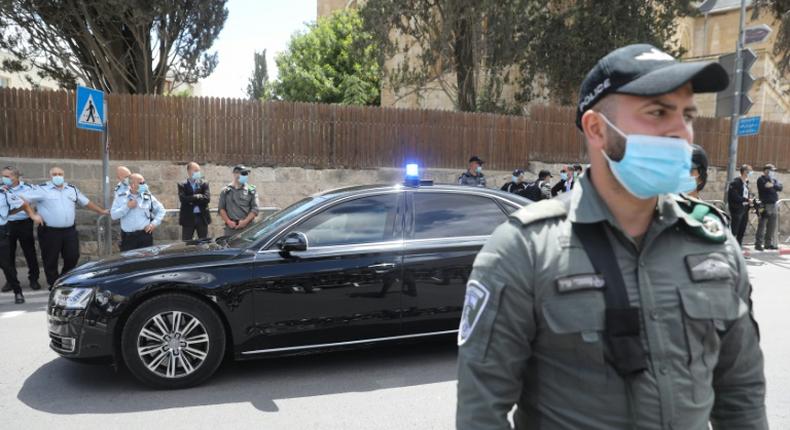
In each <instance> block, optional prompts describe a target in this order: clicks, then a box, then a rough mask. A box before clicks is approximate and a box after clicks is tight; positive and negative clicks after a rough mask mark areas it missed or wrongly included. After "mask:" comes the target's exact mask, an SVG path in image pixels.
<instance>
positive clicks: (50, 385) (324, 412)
mask: <svg viewBox="0 0 790 430" xmlns="http://www.w3.org/2000/svg"><path fill="white" fill-rule="evenodd" d="M749 270H750V276H751V277H752V282H753V284H754V285H755V292H754V303H755V313H756V316H757V319H758V321H759V322H760V327H761V333H762V346H763V350H764V352H765V355H766V375H767V378H768V414H769V419H770V421H771V428H773V429H788V428H790V407H789V406H788V405H790V360H788V357H790V340H789V339H790V336H789V335H788V334H787V332H788V330H790V312H789V310H790V309H789V308H790V282H788V278H789V277H790V256H784V257H780V256H778V255H773V256H769V255H766V254H763V255H760V256H758V257H755V258H752V259H751V260H750V267H749ZM0 280H2V278H0ZM26 297H27V299H28V302H27V303H26V304H25V305H22V306H17V305H14V304H13V303H12V301H13V296H12V295H11V294H9V293H4V294H2V295H0V345H2V350H1V351H2V353H1V355H0V357H2V358H1V359H0V420H2V424H0V427H2V428H4V429H24V430H31V429H43V428H50V427H58V428H63V429H107V428H136V429H139V428H146V427H154V426H155V427H157V428H160V427H164V428H176V429H180V428H190V429H208V428H213V429H219V428H222V429H225V428H233V429H247V428H256V429H348V430H352V429H452V428H453V427H454V411H455V358H456V357H455V345H454V341H453V340H452V339H444V340H441V341H435V342H429V343H419V344H409V345H401V346H393V347H383V348H375V349H368V350H361V351H348V352H340V353H331V354H322V355H312V356H303V357H295V358H281V359H270V360H262V361H249V362H241V363H233V362H231V363H225V364H224V365H223V366H222V368H221V369H220V371H219V372H218V373H217V375H215V377H214V378H213V379H211V380H210V381H209V382H208V383H207V384H204V385H202V386H200V387H196V388H192V389H188V390H181V391H151V390H149V389H147V388H145V387H143V386H141V385H139V384H138V383H137V382H136V381H135V380H134V379H133V378H132V377H131V375H129V374H128V372H126V371H124V370H121V371H119V372H117V373H116V372H115V371H114V370H113V369H112V368H111V367H109V366H102V365H93V366H91V365H83V364H77V363H72V362H69V361H67V360H64V359H60V358H58V357H57V356H56V354H55V353H53V352H52V351H50V350H49V348H48V346H47V342H48V338H47V333H46V321H45V306H46V299H47V293H46V292H29V291H26Z"/></svg>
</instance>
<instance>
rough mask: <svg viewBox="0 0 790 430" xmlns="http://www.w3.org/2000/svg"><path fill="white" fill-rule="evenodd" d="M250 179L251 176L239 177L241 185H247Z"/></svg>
mask: <svg viewBox="0 0 790 430" xmlns="http://www.w3.org/2000/svg"><path fill="white" fill-rule="evenodd" d="M249 178H250V177H249V176H247V175H239V183H240V184H241V185H244V184H246V183H247V179H249Z"/></svg>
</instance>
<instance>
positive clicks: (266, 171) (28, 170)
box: [0, 157, 790, 258]
mask: <svg viewBox="0 0 790 430" xmlns="http://www.w3.org/2000/svg"><path fill="white" fill-rule="evenodd" d="M0 165H2V166H7V165H13V166H16V167H17V168H19V169H20V171H21V172H22V174H23V175H24V178H25V181H27V182H30V183H33V184H39V183H42V182H45V181H46V180H48V177H49V169H50V168H51V167H52V166H55V165H57V166H60V167H62V168H63V170H64V171H65V175H66V181H68V182H70V183H72V184H74V185H76V186H77V187H79V189H80V190H81V191H82V192H83V193H84V194H85V195H86V196H87V197H88V198H89V199H91V200H93V201H96V202H101V176H102V174H101V162H100V161H95V160H54V159H30V158H7V157H0ZM119 165H125V166H128V167H129V168H130V169H131V170H132V171H133V172H135V173H141V174H142V175H143V176H144V177H145V179H146V182H147V183H148V184H149V187H150V189H151V192H152V193H153V194H154V195H155V196H156V197H157V198H158V199H159V200H160V201H161V202H162V204H163V205H164V206H165V208H167V209H169V212H168V215H167V217H166V218H165V221H164V222H163V225H162V226H161V227H160V228H159V229H158V230H157V231H156V233H155V239H156V240H157V242H163V241H173V240H178V239H179V238H180V227H179V226H178V216H177V209H178V194H177V191H176V183H177V182H178V181H183V180H185V178H186V168H185V166H184V165H181V164H178V165H177V164H173V163H171V162H167V161H112V162H111V169H110V184H111V186H112V187H114V186H115V184H116V182H117V180H116V178H115V168H116V166H119ZM202 168H203V174H204V177H205V178H206V180H208V182H209V183H210V184H211V190H212V200H211V204H210V207H211V208H213V209H215V208H216V207H217V202H218V200H219V192H220V190H221V189H222V187H223V186H224V185H225V184H227V183H229V182H230V180H231V178H232V174H231V169H232V167H231V166H224V165H216V164H211V163H207V164H205V165H203V166H202ZM560 168H561V165H559V164H547V163H541V162H532V163H530V164H529V166H527V170H528V172H529V173H528V179H529V180H533V179H534V178H535V177H536V176H537V172H538V171H540V170H541V169H547V170H549V171H551V172H552V173H554V175H555V178H554V179H555V180H558V179H559V170H560ZM463 169H464V166H463V165H461V166H459V168H458V169H425V170H423V172H422V176H423V178H425V179H433V180H434V181H435V182H437V183H454V182H455V181H456V179H457V178H458V175H459V174H460V173H461V172H462V171H463ZM402 175H403V170H402V169H397V168H378V169H370V170H346V169H305V168H300V167H274V168H273V167H258V168H253V169H252V172H251V176H250V183H251V184H253V185H255V186H256V187H257V189H258V191H259V195H260V204H261V206H264V207H268V208H269V209H268V210H266V211H264V214H268V213H271V211H272V210H274V209H275V208H283V207H286V206H288V205H290V204H291V203H294V202H296V201H297V200H299V199H301V198H304V197H306V196H309V195H312V194H315V193H318V192H321V191H326V190H330V189H334V188H339V187H345V186H353V185H364V184H394V183H398V182H401V181H402ZM486 176H487V178H488V185H489V187H496V188H499V187H500V186H502V184H504V183H505V182H507V181H509V180H510V172H509V171H487V172H486ZM709 177H710V179H709V182H708V186H707V187H706V189H705V191H704V192H703V198H705V199H707V200H721V199H722V197H723V195H724V190H725V188H726V187H725V182H726V172H725V171H724V170H723V169H717V168H712V169H711V170H710V173H709ZM779 177H780V180H781V181H782V182H783V183H785V184H789V185H790V175H788V174H787V173H780V174H779ZM784 195H785V196H787V197H790V189H788V190H787V192H786V193H785V194H784ZM786 212H789V213H790V205H788V207H787V210H786ZM96 221H97V215H96V214H94V213H93V212H90V211H87V210H79V211H78V217H77V224H78V228H79V231H80V240H81V251H82V253H83V255H84V256H85V257H86V258H90V257H93V256H95V255H96V253H97V242H96V238H97V223H96ZM113 225H114V236H115V238H117V237H118V223H117V222H115V223H114V224H113ZM782 232H783V235H787V234H790V215H788V216H785V217H784V219H783V220H782ZM210 233H211V235H212V236H213V237H217V236H220V235H221V234H222V222H221V220H220V219H219V216H218V215H216V214H215V215H214V222H213V225H212V229H211V232H210ZM783 237H784V236H783ZM116 242H117V241H116ZM18 258H21V251H18Z"/></svg>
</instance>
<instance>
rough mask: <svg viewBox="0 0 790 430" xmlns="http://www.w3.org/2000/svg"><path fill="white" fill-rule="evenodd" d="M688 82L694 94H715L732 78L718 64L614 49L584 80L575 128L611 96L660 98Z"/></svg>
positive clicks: (640, 47)
mask: <svg viewBox="0 0 790 430" xmlns="http://www.w3.org/2000/svg"><path fill="white" fill-rule="evenodd" d="M687 82H691V87H692V89H693V90H694V92H695V93H714V92H719V91H722V90H724V89H726V88H727V85H728V84H729V77H728V76H727V71H726V70H724V67H722V66H721V64H719V63H717V62H715V61H695V62H689V63H681V62H679V61H678V60H676V59H675V58H674V57H672V56H671V55H669V54H667V53H665V52H662V51H661V50H659V49H658V48H656V47H655V46H652V45H648V44H636V45H628V46H625V47H622V48H619V49H615V50H614V51H612V52H610V53H609V54H607V55H606V56H605V57H603V58H601V59H600V60H599V61H598V63H597V64H596V65H595V66H594V67H593V68H592V69H591V70H590V72H589V73H587V77H585V78H584V82H582V86H581V89H580V90H579V103H578V105H577V106H576V107H577V109H576V126H577V127H579V130H581V129H582V115H584V113H585V112H586V111H587V110H589V109H591V108H592V107H593V106H595V104H596V103H598V102H599V101H600V100H601V99H602V98H603V97H604V96H606V95H608V94H629V95H634V96H642V97H651V96H658V95H661V94H666V93H670V92H672V91H675V90H676V89H678V88H680V87H681V86H683V85H684V84H686V83H687Z"/></svg>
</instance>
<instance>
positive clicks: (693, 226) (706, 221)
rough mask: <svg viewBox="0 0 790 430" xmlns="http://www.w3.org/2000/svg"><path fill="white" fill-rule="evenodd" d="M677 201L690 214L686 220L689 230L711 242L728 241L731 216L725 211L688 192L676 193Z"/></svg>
mask: <svg viewBox="0 0 790 430" xmlns="http://www.w3.org/2000/svg"><path fill="white" fill-rule="evenodd" d="M675 201H676V202H677V203H678V206H680V209H682V210H683V212H685V213H686V214H688V217H687V218H684V221H685V225H686V229H687V230H688V231H689V232H691V233H692V234H694V235H695V236H698V237H701V238H703V239H706V240H709V241H711V242H716V243H723V242H726V241H727V230H728V229H729V225H730V217H729V216H728V215H727V214H726V213H725V212H724V211H722V210H721V209H719V208H717V207H716V206H714V205H713V204H711V203H708V202H706V201H704V200H700V199H698V198H696V197H692V196H689V195H688V194H679V195H675Z"/></svg>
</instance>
